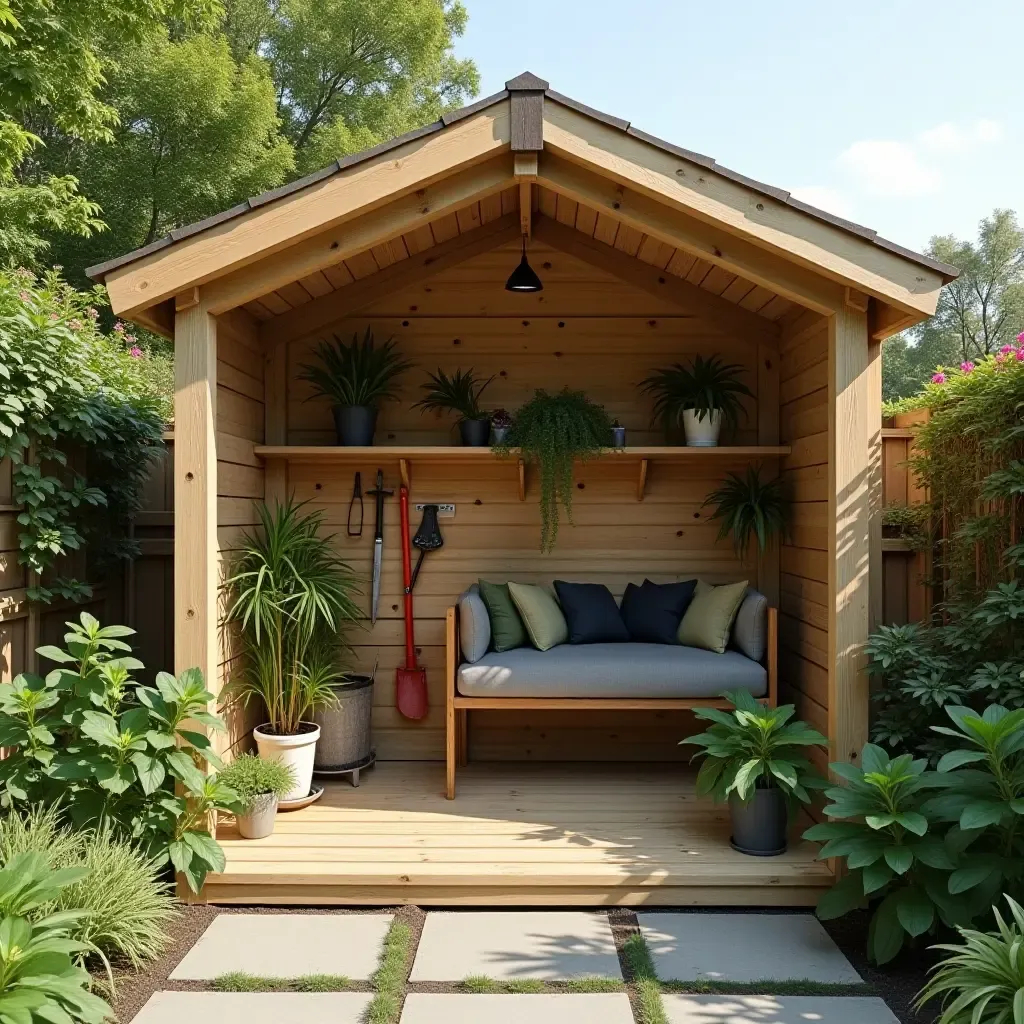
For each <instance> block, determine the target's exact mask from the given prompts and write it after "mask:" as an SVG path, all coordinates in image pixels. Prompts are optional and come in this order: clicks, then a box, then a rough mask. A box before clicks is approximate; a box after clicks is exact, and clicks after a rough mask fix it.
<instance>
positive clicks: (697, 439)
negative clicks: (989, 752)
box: [683, 409, 722, 448]
mask: <svg viewBox="0 0 1024 1024" xmlns="http://www.w3.org/2000/svg"><path fill="white" fill-rule="evenodd" d="M721 429H722V410H721V409H716V410H715V411H714V412H712V413H709V414H707V415H706V416H705V417H704V418H703V419H697V413H696V411H695V410H694V409H687V410H685V411H684V412H683V430H684V431H686V446H687V448H715V447H716V446H717V445H718V435H719V433H720V431H721Z"/></svg>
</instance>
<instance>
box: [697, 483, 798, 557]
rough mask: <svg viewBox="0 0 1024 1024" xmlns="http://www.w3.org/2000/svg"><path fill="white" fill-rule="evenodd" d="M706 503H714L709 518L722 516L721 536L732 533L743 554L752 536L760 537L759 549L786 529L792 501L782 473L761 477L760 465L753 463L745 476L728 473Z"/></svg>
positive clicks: (765, 546)
mask: <svg viewBox="0 0 1024 1024" xmlns="http://www.w3.org/2000/svg"><path fill="white" fill-rule="evenodd" d="M704 505H714V506H715V510H714V512H712V513H711V516H710V518H711V519H717V520H719V523H720V525H719V530H718V539H719V540H724V539H725V538H726V537H729V536H731V537H732V542H733V546H734V547H735V548H736V552H737V553H738V554H739V555H741V556H742V555H743V554H744V553H745V552H746V550H747V548H748V547H749V545H750V541H751V538H753V537H756V538H757V547H758V550H759V551H762V552H763V551H764V550H765V548H767V547H768V542H769V541H770V540H771V539H772V538H773V537H778V536H781V535H782V534H783V533H785V530H786V517H787V514H788V508H789V505H788V502H787V501H786V497H785V495H784V493H783V489H782V479H781V477H776V478H775V479H772V480H762V479H761V471H760V469H755V468H754V467H753V466H748V467H747V471H746V473H745V474H744V475H743V476H740V475H739V473H732V472H730V473H726V475H725V482H724V483H723V484H722V485H721V486H720V487H718V488H716V489H715V490H713V491H712V492H711V493H710V494H709V495H708V496H707V498H706V499H705V501H704ZM702 507H703V506H702Z"/></svg>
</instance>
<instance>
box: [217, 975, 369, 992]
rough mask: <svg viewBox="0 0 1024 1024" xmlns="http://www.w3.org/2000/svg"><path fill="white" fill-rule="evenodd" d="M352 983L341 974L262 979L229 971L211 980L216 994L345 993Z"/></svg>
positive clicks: (258, 976) (257, 976)
mask: <svg viewBox="0 0 1024 1024" xmlns="http://www.w3.org/2000/svg"><path fill="white" fill-rule="evenodd" d="M351 987H352V982H351V981H350V980H349V979H348V978H346V977H345V976H344V975H342V974H304V975H302V976H301V977H299V978H263V977H260V975H258V974H247V973H246V972H245V971H230V972H229V973H228V974H222V975H220V977H218V978H214V979H213V989H214V991H216V992H346V991H348V990H349V989H350V988H351Z"/></svg>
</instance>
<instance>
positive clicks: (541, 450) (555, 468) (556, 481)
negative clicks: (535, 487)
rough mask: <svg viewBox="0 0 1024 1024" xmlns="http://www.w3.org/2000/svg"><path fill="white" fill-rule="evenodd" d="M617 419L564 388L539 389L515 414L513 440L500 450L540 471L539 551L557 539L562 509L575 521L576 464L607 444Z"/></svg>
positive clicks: (568, 517)
mask: <svg viewBox="0 0 1024 1024" xmlns="http://www.w3.org/2000/svg"><path fill="white" fill-rule="evenodd" d="M611 429H612V421H611V418H610V417H609V415H608V413H607V412H606V411H605V409H604V406H601V405H598V404H597V403H596V402H592V401H591V400H590V399H589V398H587V396H586V395H585V394H584V393H583V392H582V391H570V390H569V389H568V388H564V389H563V390H562V391H560V392H559V393H558V394H556V395H552V394H549V393H548V392H547V391H537V392H535V393H534V396H533V398H531V399H530V401H529V402H527V403H526V405H524V406H523V407H522V408H521V409H520V410H519V411H518V412H517V413H516V415H515V421H514V422H513V424H512V428H511V429H510V430H509V432H508V436H507V437H506V438H505V440H504V441H503V442H502V443H501V444H497V445H495V451H497V452H500V453H506V454H508V453H511V452H512V451H513V450H515V449H518V450H519V453H520V454H521V455H522V457H523V459H524V460H525V461H527V462H530V463H534V464H535V465H537V466H538V467H539V468H540V520H541V533H540V549H541V551H545V552H546V551H550V550H551V549H552V547H554V544H555V539H556V538H557V537H558V518H559V516H558V505H559V502H561V504H562V507H563V508H564V509H565V515H566V518H567V519H568V520H569V522H570V523H571V522H572V466H573V463H574V462H575V461H576V460H577V459H578V460H579V461H581V462H582V461H585V460H586V459H589V458H592V457H594V456H595V455H600V454H601V450H602V449H603V448H606V447H607V446H608V443H609V442H610V440H611Z"/></svg>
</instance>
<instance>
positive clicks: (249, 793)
mask: <svg viewBox="0 0 1024 1024" xmlns="http://www.w3.org/2000/svg"><path fill="white" fill-rule="evenodd" d="M217 780H218V781H219V782H221V783H223V784H224V785H225V786H228V787H230V788H231V789H233V790H234V791H235V792H236V793H237V794H238V810H237V811H236V813H235V820H236V821H237V822H238V831H239V832H240V833H241V835H242V838H243V839H263V838H264V837H265V836H269V835H270V834H271V832H273V831H274V815H275V814H277V804H278V801H279V800H280V799H281V797H282V796H284V795H285V794H286V793H288V792H289V790H291V789H292V788H293V787H294V785H295V769H294V768H293V767H292V766H291V765H289V764H285V763H284V762H283V761H265V760H264V759H263V758H262V757H259V756H257V755H256V754H239V755H238V757H236V758H235V759H234V761H232V762H231V764H229V765H228V766H227V767H226V768H224V769H223V770H222V771H221V772H220V774H219V775H218V776H217Z"/></svg>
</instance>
